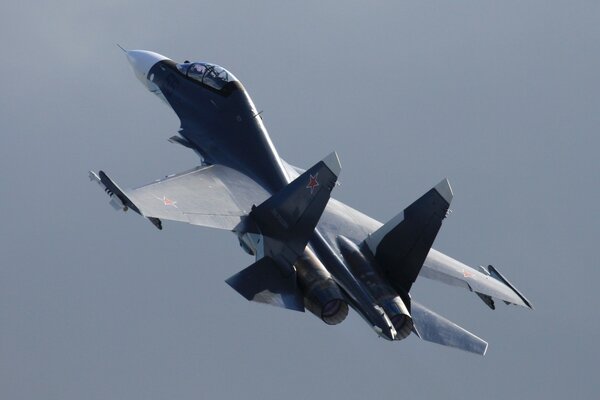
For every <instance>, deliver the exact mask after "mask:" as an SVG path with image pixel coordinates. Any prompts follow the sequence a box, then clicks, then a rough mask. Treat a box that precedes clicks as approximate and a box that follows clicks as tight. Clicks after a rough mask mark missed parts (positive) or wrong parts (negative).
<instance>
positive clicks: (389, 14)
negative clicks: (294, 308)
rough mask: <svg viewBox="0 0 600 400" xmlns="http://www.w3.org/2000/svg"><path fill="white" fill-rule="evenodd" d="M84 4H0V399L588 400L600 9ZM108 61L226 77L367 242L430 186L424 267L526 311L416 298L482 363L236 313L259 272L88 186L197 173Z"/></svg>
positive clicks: (439, 295)
mask: <svg viewBox="0 0 600 400" xmlns="http://www.w3.org/2000/svg"><path fill="white" fill-rule="evenodd" d="M38 3H39V2H38ZM86 3H87V2H76V1H57V2H52V3H48V4H42V3H39V4H22V3H16V2H4V3H3V4H2V5H0V37H2V38H3V39H2V43H3V45H2V53H3V56H2V62H0V83H1V87H2V95H1V96H0V127H1V131H2V134H3V145H2V146H0V171H1V172H0V174H1V175H0V176H1V177H2V185H1V186H0V195H1V196H0V198H2V200H1V202H0V204H2V207H1V208H0V221H2V224H0V234H1V237H2V241H1V242H2V245H1V250H2V251H1V254H2V262H1V264H0V397H2V398H3V399H11V400H19V399H60V400H69V399H82V398H85V399H90V400H91V399H144V400H149V399H165V398H169V399H198V398H236V397H238V398H240V397H241V398H260V399H280V398H285V399H307V398H311V397H312V398H326V397H331V398H346V399H363V398H384V397H387V398H391V397H393V398H400V397H407V398H408V397H411V398H436V397H437V398H441V397H443V398H462V399H465V398H473V399H481V398H486V399H505V398H556V399H560V398H565V397H568V398H592V397H594V395H597V392H598V383H597V361H598V359H599V357H600V349H599V347H598V344H597V343H598V340H597V339H598V336H599V334H600V327H599V324H600V322H599V321H600V318H599V317H600V315H599V314H600V313H599V311H598V298H597V296H596V294H595V293H596V292H597V286H598V281H599V280H600V272H599V267H600V265H599V264H600V263H599V259H598V252H597V242H598V238H599V237H600V232H599V228H598V226H599V224H600V221H599V211H598V201H599V200H600V196H599V193H600V192H599V189H598V186H599V183H600V182H599V179H598V177H599V175H600V168H599V167H598V161H597V152H598V148H599V145H600V140H599V139H598V127H599V126H600V112H599V111H600V95H599V92H600V79H599V77H598V74H599V71H600V56H599V54H600V40H599V38H600V24H598V21H600V6H599V5H598V3H596V2H589V1H588V2H546V1H543V2H542V1H541V2H516V1H507V2H481V1H470V2H466V1H465V2H427V3H425V4H423V3H422V2H418V3H416V2H414V3H413V2H410V3H407V2H397V1H390V2H382V3H369V5H368V6H367V5H366V4H363V3H357V2H345V5H344V7H340V4H341V3H339V2H336V3H335V4H334V3H326V4H323V3H324V2H289V3H288V2H280V1H272V2H263V3H260V4H254V3H255V2H239V3H230V2H226V1H222V2H206V3H205V2H198V1H180V2H177V6H176V7H173V6H169V5H168V4H167V3H165V2H148V1H144V2H142V1H139V2H138V1H129V2H126V3H124V4H121V2H116V1H107V2H101V4H92V5H90V4H86ZM250 3H252V4H250ZM346 3H347V4H346ZM115 43H120V44H122V45H123V46H125V47H128V48H132V49H133V48H140V49H148V50H154V51H157V52H159V53H162V54H165V55H167V56H169V57H170V58H172V59H175V60H184V59H190V60H204V61H209V62H215V63H218V64H221V65H223V66H225V67H226V68H228V69H230V70H231V71H232V72H233V73H234V74H235V75H236V76H237V77H238V78H240V79H241V80H242V81H243V82H244V85H245V86H246V88H247V89H248V90H249V92H250V95H251V96H252V97H253V99H254V101H255V103H256V105H257V107H258V109H259V110H264V113H263V116H264V120H265V124H266V126H267V128H268V129H269V132H270V134H271V137H272V139H273V141H274V143H275V145H276V146H277V148H278V149H279V152H280V154H281V155H282V156H283V157H284V158H286V159H287V160H288V161H290V162H292V163H295V164H298V165H303V166H308V165H311V164H312V163H313V162H315V161H317V160H319V159H320V158H321V157H323V156H324V155H326V154H328V153H329V152H330V151H331V150H337V151H338V153H339V155H340V158H341V161H342V165H343V172H342V176H341V182H342V185H341V186H340V187H338V188H336V189H335V192H334V196H335V197H336V198H338V199H340V200H342V201H344V202H346V203H348V204H349V205H351V206H353V207H356V208H358V209H360V210H362V211H364V212H366V213H368V214H370V215H371V216H373V217H375V218H377V219H379V220H383V221H385V220H387V219H388V218H390V217H392V216H393V215H394V214H395V213H397V212H398V211H400V210H402V209H403V208H404V207H405V206H406V205H408V204H410V202H412V201H413V200H414V199H416V198H417V197H418V196H420V195H421V194H422V193H423V192H425V191H426V190H428V189H429V188H430V187H431V186H432V185H434V184H436V183H437V182H438V181H439V180H440V179H441V178H443V177H448V178H449V179H450V181H451V183H452V185H453V188H454V192H455V198H454V202H453V205H452V208H453V210H454V213H453V214H452V216H451V217H450V218H449V219H447V220H446V222H445V223H444V226H443V227H442V230H441V231H440V235H439V236H438V238H437V240H436V243H435V247H436V248H437V249H439V250H441V251H443V252H445V253H447V254H449V255H451V256H453V257H455V258H458V259H460V260H462V261H464V262H466V263H469V264H471V265H478V264H488V263H491V264H493V265H495V266H496V267H497V268H498V269H499V270H500V271H502V272H503V273H505V275H506V276H507V277H508V278H509V279H510V280H511V281H513V283H515V285H516V286H517V287H518V288H519V289H520V290H521V291H523V293H524V294H525V295H526V296H528V297H529V299H530V300H532V302H533V303H534V305H535V307H536V310H535V311H533V312H530V311H527V310H525V309H520V308H517V307H507V306H504V305H500V306H499V307H498V309H497V310H496V311H491V310H489V309H488V308H487V307H486V306H485V305H484V304H483V303H482V302H481V301H480V300H479V299H478V298H477V297H476V296H475V295H474V294H472V293H468V292H464V291H461V290H459V289H454V288H449V287H446V286H443V285H441V284H438V283H436V282H431V281H426V280H424V279H423V280H419V281H417V284H416V285H415V288H414V291H413V297H415V298H418V299H419V300H420V301H421V302H422V303H424V304H425V305H427V306H429V307H431V308H432V309H434V310H436V311H438V312H439V313H441V314H443V315H445V316H446V317H448V318H450V319H451V320H453V321H455V322H457V323H459V324H460V325H462V326H463V327H465V328H466V329H469V330H471V331H473V332H474V333H476V334H477V335H479V336H481V337H483V338H485V339H486V340H488V341H489V342H490V347H489V350H488V354H487V355H486V356H485V357H478V356H474V355H471V354H468V353H463V352H460V351H456V350H453V349H448V348H444V347H441V346H437V345H434V344H429V343H425V342H421V341H419V340H418V339H416V338H414V337H410V338H409V339H407V340H406V341H403V342H396V343H389V342H386V341H384V340H382V339H378V338H377V337H376V336H375V335H374V334H373V332H372V331H371V330H370V328H369V327H368V326H367V325H365V324H364V323H363V321H362V320H360V318H358V317H357V316H356V314H352V315H351V316H350V317H349V318H348V319H347V320H346V321H345V322H344V323H342V324H341V325H338V326H335V327H329V326H326V325H325V324H323V323H322V322H321V321H319V320H318V319H317V318H315V317H313V316H312V315H311V314H308V313H307V314H298V313H294V312H287V311H285V310H279V309H275V308H271V307H268V306H262V305H257V304H251V303H247V302H246V301H245V300H244V299H243V298H241V297H240V296H239V295H238V294H237V293H235V292H234V291H233V290H231V289H230V288H229V287H228V286H227V285H226V284H225V283H224V279H226V278H227V277H229V276H230V275H232V274H233V273H235V272H237V271H239V270H241V269H242V268H244V267H246V266H247V265H249V264H250V263H251V262H252V259H251V258H250V257H248V256H246V255H245V254H244V253H242V252H241V251H240V250H239V247H238V245H237V243H236V240H235V238H234V236H233V235H231V234H229V233H227V232H219V231H210V230H207V229H201V228H196V227H192V226H188V225H184V224H176V223H166V224H165V230H164V231H162V232H159V231H158V230H156V229H155V228H154V227H153V226H152V225H151V224H149V223H148V222H146V221H144V220H142V219H141V218H139V217H136V216H132V215H129V213H128V214H125V215H123V214H122V213H121V214H119V213H116V212H114V211H113V210H112V209H111V208H110V207H109V206H108V204H107V199H108V198H107V197H106V196H104V195H103V194H102V193H101V192H100V191H99V189H98V187H97V186H96V185H93V184H91V183H89V182H88V181H87V171H88V170H89V169H99V168H103V169H105V170H106V171H108V172H109V173H111V174H112V175H113V176H114V178H115V179H116V180H117V181H118V182H120V183H121V184H122V185H124V186H136V185H139V184H143V183H146V182H148V181H151V180H153V179H155V178H159V177H161V176H163V175H166V174H168V173H172V172H177V171H181V170H184V169H187V168H190V167H193V166H195V165H196V163H197V160H196V159H195V156H194V155H193V154H192V152H190V151H186V150H185V149H183V148H181V147H180V146H174V145H171V144H169V143H168V142H167V141H166V139H167V138H168V137H170V136H172V135H173V134H175V133H176V131H177V129H178V127H179V125H178V120H177V118H176V117H175V115H174V113H173V112H172V111H171V110H169V109H168V108H167V107H165V106H164V105H163V104H162V103H161V102H160V101H159V100H158V99H157V98H155V97H154V96H152V95H151V94H149V93H147V92H146V91H145V89H144V88H143V87H142V86H141V85H140V84H139V82H138V81H137V80H136V79H135V77H134V75H133V73H132V72H131V69H130V67H129V65H128V64H127V61H126V59H125V57H124V56H123V53H122V52H121V51H120V50H119V49H118V48H117V47H116V46H115ZM434 396H435V397H434Z"/></svg>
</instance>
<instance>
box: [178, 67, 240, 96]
mask: <svg viewBox="0 0 600 400" xmlns="http://www.w3.org/2000/svg"><path fill="white" fill-rule="evenodd" d="M177 69H178V70H179V71H180V72H181V73H182V74H184V75H186V76H187V77H188V78H192V79H194V80H196V81H198V82H200V83H202V84H204V85H207V86H210V87H211V88H213V89H216V90H221V89H223V87H225V85H227V84H228V83H229V82H237V78H236V77H235V76H234V75H233V74H232V73H231V72H229V71H227V70H226V69H225V68H223V67H219V66H218V65H215V64H209V63H202V62H195V63H183V64H177Z"/></svg>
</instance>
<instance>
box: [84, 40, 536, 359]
mask: <svg viewBox="0 0 600 400" xmlns="http://www.w3.org/2000/svg"><path fill="white" fill-rule="evenodd" d="M123 50H124V51H125V53H126V56H127V59H128V60H129V63H130V64H131V66H132V68H133V71H134V73H135V76H136V77H137V78H138V79H139V80H140V81H141V82H142V84H143V85H144V86H145V87H146V88H147V89H148V90H149V91H150V92H152V93H154V94H155V95H156V96H158V97H159V98H160V99H161V100H163V101H164V102H165V103H166V104H167V105H169V106H170V107H171V108H172V109H173V111H174V112H175V113H176V114H177V116H178V117H179V119H180V121H181V127H180V129H179V135H175V136H173V137H171V138H170V139H169V140H170V141H171V142H172V143H176V144H179V145H181V146H183V147H185V148H187V149H190V150H192V151H194V152H195V153H196V154H197V155H198V156H199V159H200V161H199V164H200V165H199V166H197V167H195V168H193V169H190V170H188V171H185V172H182V173H178V174H173V175H169V176H167V177H166V178H164V179H161V180H157V181H155V182H152V183H150V184H148V185H145V186H141V187H139V188H137V189H131V190H124V189H122V188H121V187H120V186H118V185H117V184H116V183H115V182H114V181H113V180H111V179H110V178H109V177H108V176H107V175H106V174H105V173H104V172H103V171H99V172H98V173H97V174H96V173H95V172H92V171H90V179H92V180H94V181H96V182H97V183H98V184H99V185H100V186H101V187H102V188H103V189H104V190H105V191H106V193H108V195H109V196H110V197H111V200H110V203H111V204H112V205H113V206H114V208H116V209H117V210H124V211H127V210H128V209H131V210H133V211H134V212H136V213H138V214H140V215H141V216H143V217H145V218H147V219H148V220H149V221H150V222H151V223H152V224H154V226H156V227H157V228H158V229H162V221H163V220H173V221H182V222H187V223H190V224H193V225H200V226H205V227H210V228H216V229H226V230H229V231H231V232H233V233H234V234H235V235H236V236H237V238H238V240H239V244H240V246H241V247H242V249H243V250H244V251H246V252H247V253H249V254H250V255H253V256H255V262H254V263H253V264H252V265H250V266H249V267H247V268H245V269H244V270H242V271H241V272H239V273H237V274H235V275H233V276H232V277H230V278H229V279H227V280H226V282H227V283H228V284H229V285H230V286H231V287H232V288H233V289H235V290H236V291H237V292H239V293H240V294H241V295H242V296H244V297H245V298H246V299H248V300H252V301H256V302H261V303H267V304H271V305H275V306H279V307H283V308H287V309H290V310H296V311H305V310H308V311H310V312H311V313H313V314H314V315H316V316H317V317H318V318H320V319H321V320H323V321H324V322H325V323H326V324H330V325H335V324H339V323H340V322H342V321H343V320H344V319H345V318H346V316H347V314H348V310H349V307H351V308H353V309H354V310H355V311H356V312H357V313H358V314H359V315H360V316H361V317H362V318H363V319H364V320H365V321H366V322H367V323H368V324H369V325H370V326H371V327H372V328H373V329H374V330H375V332H376V333H377V334H378V335H379V336H380V337H383V338H385V339H388V340H402V339H404V338H406V337H407V336H409V335H410V334H411V333H414V334H415V335H416V336H418V337H419V338H421V339H423V340H426V341H430V342H434V343H438V344H442V345H445V346H451V347H455V348H458V349H462V350H465V351H469V352H473V353H478V354H482V355H483V354H485V352H486V350H487V343H486V342H485V341H484V340H482V339H480V338H479V337H477V336H475V335H474V334H472V333H470V332H468V331H466V330H465V329H463V328H461V327H459V326H458V325H456V324H454V323H452V322H450V321H449V320H447V319H445V318H444V317H442V316H440V315H438V314H436V313H434V312H433V311H431V310H429V309H428V308H426V307H424V306H423V305H421V304H419V303H417V302H416V301H414V300H412V298H411V296H410V289H411V286H412V284H413V283H414V281H415V279H416V278H417V277H418V276H423V277H426V278H430V279H434V280H438V281H441V282H444V283H446V284H449V285H453V286H458V287H463V288H465V289H468V290H470V291H471V292H475V293H476V294H477V296H479V297H480V298H481V299H482V300H483V301H484V302H485V304H487V305H488V306H489V307H490V308H492V309H494V308H495V302H494V299H499V300H501V301H503V302H505V303H507V304H516V305H520V306H524V307H528V308H532V306H531V303H530V302H529V301H528V300H527V299H526V298H525V297H524V296H523V295H522V294H521V293H519V291H517V289H516V288H515V287H514V286H513V285H512V284H511V283H510V282H509V281H508V280H507V279H506V278H505V277H504V276H503V275H502V274H500V272H499V271H498V270H497V269H496V268H494V267H492V266H491V265H490V266H488V267H481V266H480V267H479V268H478V269H474V268H471V267H469V266H467V265H465V264H463V263H461V262H459V261H457V260H455V259H453V258H451V257H449V256H447V255H445V254H442V253H440V252H438V251H436V250H434V249H432V248H431V246H432V244H433V241H434V239H435V237H436V235H437V233H438V231H439V229H440V227H441V224H442V220H443V219H444V218H445V217H446V216H447V213H448V209H449V206H450V202H451V201H452V197H453V193H452V189H451V187H450V184H449V182H448V180H446V179H444V180H442V181H441V182H440V183H438V184H437V185H436V186H435V187H433V188H432V189H431V190H429V191H428V192H427V193H425V194H424V195H423V196H421V197H420V198H419V199H417V200H416V201H415V202H414V203H412V204H411V205H409V206H408V207H407V208H406V209H404V211H402V212H400V213H399V214H398V215H396V216H395V217H393V218H392V219H390V220H389V221H388V222H386V223H385V224H382V223H380V222H378V221H376V220H374V219H372V218H370V217H368V216H366V215H364V214H362V213H361V212H359V211H357V210H355V209H353V208H351V207H349V206H347V205H345V204H344V203H342V202H339V201H337V200H335V199H332V198H330V195H331V191H332V190H333V189H334V187H335V186H336V182H337V178H338V176H339V174H340V171H341V166H340V162H339V159H338V156H337V154H336V153H331V154H329V155H328V156H326V157H325V158H324V159H323V160H321V161H319V162H317V163H316V164H315V165H313V166H312V167H310V168H309V169H307V170H303V169H300V168H298V167H294V166H292V165H290V164H288V163H287V162H285V161H284V160H283V159H282V158H281V157H280V156H279V154H278V153H277V150H276V149H275V147H274V146H273V143H272V141H271V139H270V137H269V134H268V133H267V130H266V128H265V126H264V125H263V120H262V117H261V115H260V113H259V112H258V111H257V109H256V107H255V106H254V103H253V102H252V100H251V98H250V96H249V95H248V93H247V92H246V90H245V89H244V86H243V85H242V84H241V82H240V81H239V80H238V79H237V78H236V77H235V76H234V75H233V74H232V73H231V72H229V71H228V70H226V69H225V68H223V67H220V66H218V65H216V64H211V63H207V62H189V61H184V62H182V63H177V62H175V61H173V60H171V59H169V58H167V57H165V56H162V55H160V54H157V53H155V52H151V51H145V50H125V49H123Z"/></svg>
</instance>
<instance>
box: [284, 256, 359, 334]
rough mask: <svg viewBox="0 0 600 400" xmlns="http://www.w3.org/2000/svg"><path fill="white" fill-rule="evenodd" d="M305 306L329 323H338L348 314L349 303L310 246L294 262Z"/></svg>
mask: <svg viewBox="0 0 600 400" xmlns="http://www.w3.org/2000/svg"><path fill="white" fill-rule="evenodd" d="M294 267H295V268H296V274H297V279H298V284H299V285H300V288H301V289H302V293H303V294H304V306H305V307H306V309H307V310H308V311H310V312H311V313H313V314H314V315H316V316H317V317H319V318H320V319H321V320H322V321H323V322H325V323H326V324H327V325H337V324H339V323H340V322H342V321H343V320H345V319H346V317H347V316H348V303H346V301H345V300H344V296H343V295H342V291H341V290H340V287H339V286H338V284H337V283H335V281H334V280H333V279H332V278H331V275H330V274H329V272H328V271H327V270H326V269H325V267H324V266H323V264H322V263H321V262H320V261H319V259H318V258H317V257H316V256H315V255H314V253H313V252H312V250H310V248H306V249H305V251H304V254H303V255H302V256H301V257H300V258H299V259H298V260H297V261H296V263H295V264H294Z"/></svg>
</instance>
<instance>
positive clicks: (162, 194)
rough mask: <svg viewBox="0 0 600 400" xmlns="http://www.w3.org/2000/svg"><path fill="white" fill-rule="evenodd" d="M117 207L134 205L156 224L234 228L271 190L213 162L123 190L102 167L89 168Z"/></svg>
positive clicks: (160, 225) (138, 211) (128, 207)
mask: <svg viewBox="0 0 600 400" xmlns="http://www.w3.org/2000/svg"><path fill="white" fill-rule="evenodd" d="M90 179H92V180H94V181H96V182H98V184H100V186H102V187H103V188H104V190H105V191H106V192H107V193H108V194H109V195H110V196H111V198H112V200H111V204H112V205H113V206H114V207H115V208H117V209H123V210H127V209H132V210H133V211H135V212H137V213H139V214H140V215H142V216H144V217H146V218H148V219H149V220H150V221H151V222H152V223H153V224H154V225H155V226H156V227H157V228H159V229H161V228H162V223H161V220H162V219H168V220H173V221H181V222H188V223H190V224H192V225H201V226H206V227H210V228H218V229H226V230H233V229H234V228H235V227H236V225H238V223H240V221H241V218H242V217H243V216H245V215H247V214H248V213H249V212H250V211H251V207H252V205H254V204H260V203H262V202H263V201H264V200H265V199H267V198H268V197H269V194H268V193H267V192H266V191H265V190H264V189H263V188H262V187H260V186H259V185H258V184H257V183H256V182H254V181H253V180H252V179H250V178H248V177H247V176H246V175H243V174H241V173H239V172H237V171H235V170H234V169H231V168H228V167H225V166H222V165H211V166H207V167H197V168H194V169H192V170H189V171H186V172H182V173H180V174H174V175H169V176H167V177H166V178H164V179H161V180H157V181H155V182H153V183H150V184H148V185H145V186H142V187H139V188H137V189H131V190H123V189H121V188H120V187H119V186H117V184H116V183H114V182H113V181H112V180H111V179H110V178H109V177H108V176H107V175H106V174H105V173H104V172H103V171H99V173H98V174H96V173H94V172H90Z"/></svg>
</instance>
